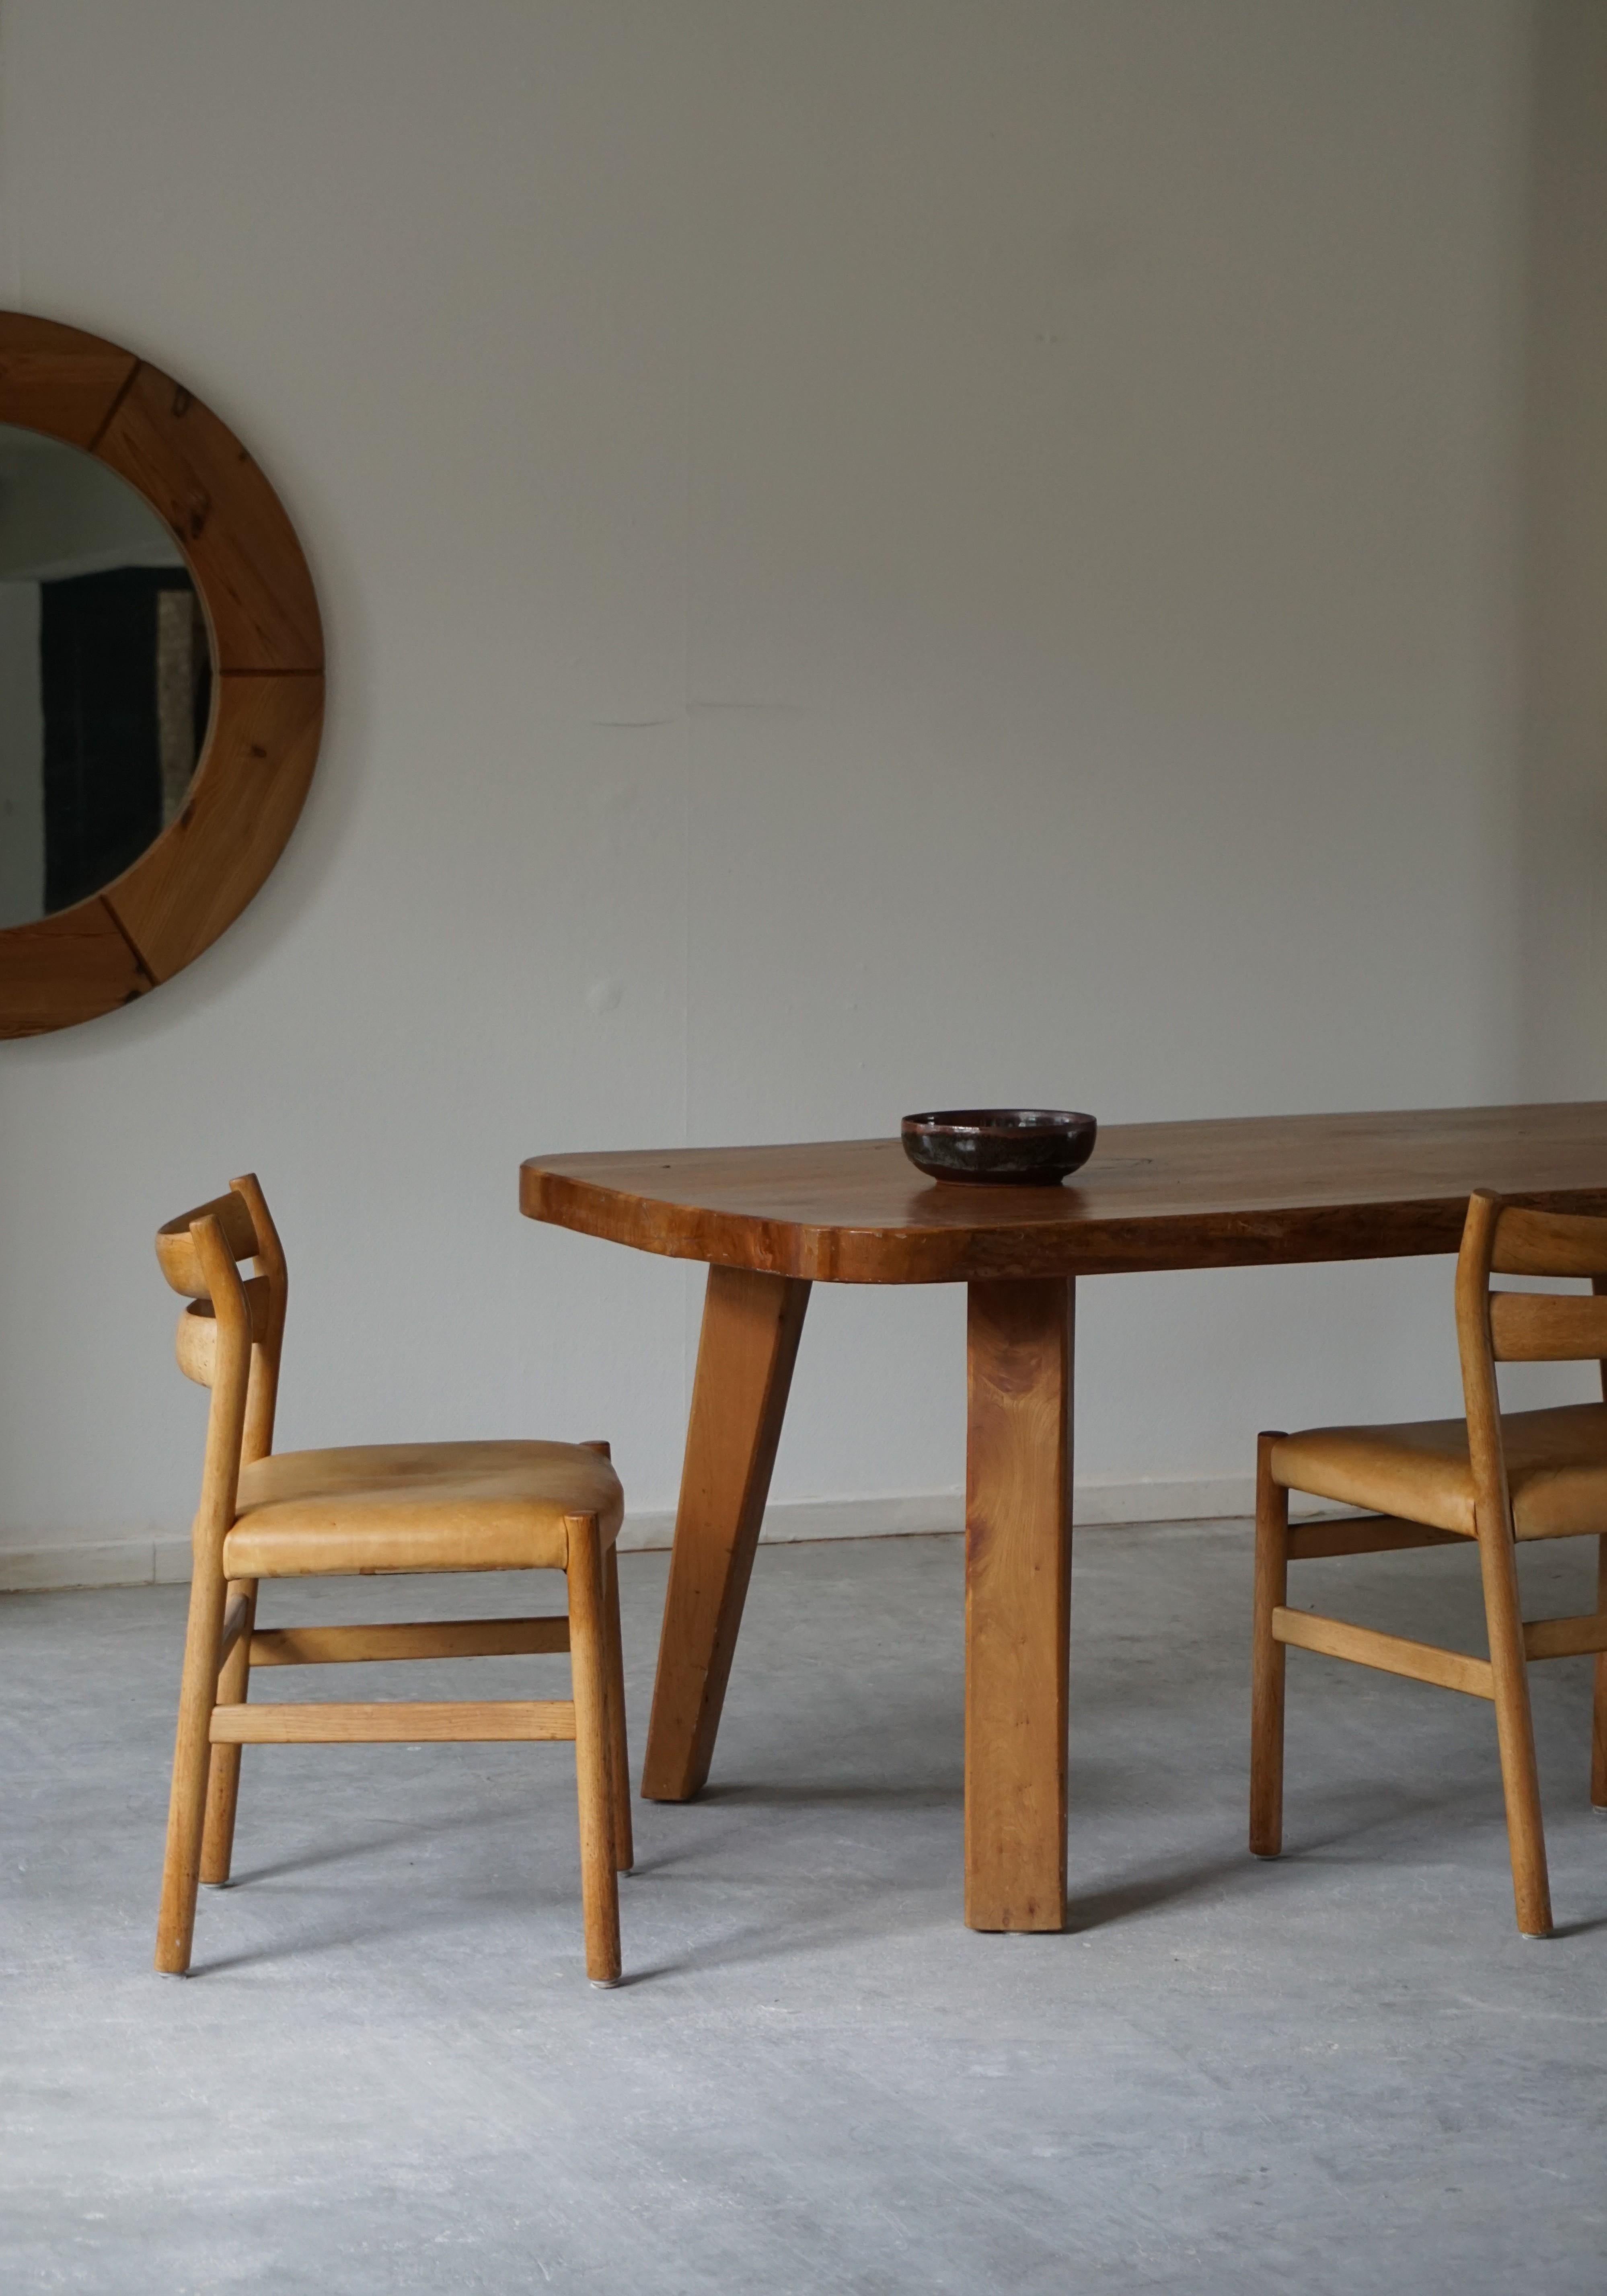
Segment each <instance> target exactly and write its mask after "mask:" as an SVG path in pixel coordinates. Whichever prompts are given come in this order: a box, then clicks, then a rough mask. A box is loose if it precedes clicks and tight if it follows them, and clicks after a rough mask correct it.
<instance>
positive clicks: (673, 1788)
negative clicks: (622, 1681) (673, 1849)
mask: <svg viewBox="0 0 1607 2296" xmlns="http://www.w3.org/2000/svg"><path fill="white" fill-rule="evenodd" d="M808 1304H809V1285H808V1283H805V1282H804V1281H803V1280H802V1279H801V1278H799V1277H796V1276H790V1275H762V1274H759V1273H757V1272H756V1271H754V1270H753V1269H750V1268H741V1267H711V1268H710V1269H709V1288H708V1291H707V1293H706V1294H705V1300H704V1309H703V1335H702V1338H701V1339H700V1341H698V1347H697V1373H696V1379H695V1380H694V1382H693V1386H692V1416H691V1422H690V1424H689V1425H688V1429H687V1456H686V1464H685V1465H684V1466H683V1467H682V1469H681V1478H680V1509H679V1511H678V1513H677V1514H676V1518H675V1546H674V1551H673V1553H672V1555H671V1558H670V1585H669V1590H668V1592H667V1594H666V1595H665V1597H664V1620H663V1631H662V1633H661V1635H660V1637H659V1645H658V1677H657V1679H656V1681H655V1684H654V1685H653V1714H652V1718H651V1720H650V1721H649V1723H648V1725H647V1754H646V1756H645V1758H644V1760H643V1763H642V1793H643V1796H644V1798H645V1799H646V1800H648V1801H689V1800H691V1798H692V1796H693V1795H694V1794H695V1793H696V1792H698V1791H699V1789H700V1788H701V1787H702V1786H703V1784H704V1782H705V1779H706V1778H707V1776H708V1775H709V1763H710V1761H711V1759H713V1752H714V1738H715V1734H716V1733H717V1731H718V1730H719V1728H720V1710H721V1707H722V1706H723V1704H724V1703H725V1685H726V1683H727V1681H728V1680H729V1676H730V1671H731V1658H732V1654H733V1652H735V1650H736V1647H737V1632H738V1628H739V1627H740V1626H741V1624H742V1606H743V1603H745V1602H746V1599H747V1582H748V1577H749V1574H750V1572H751V1571H752V1570H753V1567H754V1547H755V1546H757V1544H758V1540H759V1526H760V1524H761V1522H762V1521H763V1518H764V1502H765V1500H766V1498H767V1497H769V1494H770V1478H771V1468H772V1467H773V1466H774V1465H775V1463H776V1445H777V1443H778V1442H779V1440H780V1436H781V1422H782V1419H783V1417H784V1415H785V1414H786V1411H787V1390H788V1389H789V1388H790V1386H791V1385H792V1371H793V1364H794V1362H795V1359H796V1357H797V1352H798V1335H799V1333H801V1332H802V1330H803V1328H804V1308H806V1307H807V1306H808Z"/></svg>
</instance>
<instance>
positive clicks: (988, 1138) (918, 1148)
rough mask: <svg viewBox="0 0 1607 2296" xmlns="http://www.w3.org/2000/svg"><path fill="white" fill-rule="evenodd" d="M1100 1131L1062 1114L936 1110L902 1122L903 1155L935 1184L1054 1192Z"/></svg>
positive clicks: (1087, 1119) (1088, 1120)
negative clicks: (978, 1184)
mask: <svg viewBox="0 0 1607 2296" xmlns="http://www.w3.org/2000/svg"><path fill="white" fill-rule="evenodd" d="M1098 1130H1099V1126H1098V1125H1097V1124H1096V1123H1095V1122H1094V1119H1092V1116H1084V1115H1081V1114H1079V1113H1078V1111H1075V1109H1066V1108H939V1109H935V1110H933V1111H932V1112H931V1113H930V1114H929V1115H927V1116H906V1117H905V1119H904V1120H903V1123H902V1126H901V1127H900V1131H901V1133H902V1138H903V1144H904V1153H905V1155H906V1156H907V1157H908V1158H909V1159H910V1161H911V1163H912V1164H913V1165H914V1166H915V1168H916V1169H917V1170H918V1171H920V1172H925V1173H926V1174H927V1177H928V1178H929V1179H934V1180H965V1181H968V1182H971V1183H975V1182H977V1181H978V1180H980V1181H984V1182H985V1183H987V1184H988V1185H990V1186H993V1187H1008V1188H1056V1187H1059V1185H1060V1182H1061V1181H1062V1180H1063V1179H1064V1178H1065V1177H1066V1176H1067V1173H1068V1172H1075V1170H1076V1169H1078V1167H1079V1166H1080V1165H1083V1164H1085V1163H1086V1162H1087V1161H1088V1159H1089V1158H1090V1156H1092V1153H1093V1142H1094V1135H1095V1134H1096V1133H1097V1132H1098Z"/></svg>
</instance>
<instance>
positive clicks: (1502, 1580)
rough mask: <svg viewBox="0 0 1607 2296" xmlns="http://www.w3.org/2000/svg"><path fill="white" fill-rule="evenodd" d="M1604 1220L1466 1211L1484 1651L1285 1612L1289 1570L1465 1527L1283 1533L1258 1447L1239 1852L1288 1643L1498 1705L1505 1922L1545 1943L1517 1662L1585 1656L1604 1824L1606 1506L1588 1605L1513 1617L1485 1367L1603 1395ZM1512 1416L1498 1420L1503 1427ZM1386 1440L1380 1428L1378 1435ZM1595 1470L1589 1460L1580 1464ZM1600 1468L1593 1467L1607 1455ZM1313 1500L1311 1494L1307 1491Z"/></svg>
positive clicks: (1541, 1848) (1351, 1523) (1278, 1718)
mask: <svg viewBox="0 0 1607 2296" xmlns="http://www.w3.org/2000/svg"><path fill="white" fill-rule="evenodd" d="M1492 1275H1524V1276H1556V1277H1576V1278H1577V1277H1580V1276H1588V1277H1589V1279H1590V1283H1591V1289H1592V1293H1593V1296H1592V1297H1591V1298H1589V1299H1586V1298H1583V1297H1582V1296H1580V1295H1579V1294H1578V1293H1573V1294H1556V1293H1553V1294H1545V1293H1534V1292H1504V1291H1501V1290H1499V1289H1492V1287H1491V1283H1490V1278H1491V1276H1492ZM1604 1295H1607V1219H1603V1218H1592V1217H1586V1216H1581V1215H1578V1214H1571V1213H1561V1212H1547V1211H1537V1210H1530V1209H1528V1208H1526V1207H1524V1206H1522V1205H1520V1204H1514V1203H1510V1202H1508V1201H1505V1200H1504V1199H1503V1198H1502V1197H1500V1196H1498V1195H1496V1194H1494V1193H1491V1192H1489V1191H1488V1190H1483V1189H1480V1190H1478V1191H1476V1192H1475V1193H1474V1194H1473V1196H1472V1198H1471V1201H1470V1203H1469V1206H1468V1216H1467V1222H1466V1226H1465V1227H1464V1229H1463V1240H1462V1248H1461V1251H1460V1252H1459V1254H1458V1258H1457V1264H1456V1286H1455V1307H1456V1336H1457V1345H1458V1350H1459V1353H1460V1357H1461V1363H1462V1379H1463V1404H1464V1408H1465V1411H1466V1419H1467V1437H1468V1457H1469V1464H1470V1467H1471V1476H1472V1486H1473V1500H1474V1520H1475V1529H1474V1532H1473V1534H1472V1536H1473V1540H1474V1543H1475V1544H1476V1545H1477V1547H1478V1550H1479V1570H1480V1577H1481V1580H1482V1585H1483V1593H1484V1607H1485V1619H1486V1626H1487V1632H1488V1656H1486V1657H1483V1658H1480V1657H1479V1656H1477V1655H1475V1654H1473V1653H1471V1652H1464V1651H1459V1650H1452V1649H1447V1648H1445V1647H1443V1646H1441V1645H1440V1644H1430V1643H1421V1642H1414V1641H1409V1640H1407V1639H1405V1637H1403V1636H1397V1635H1389V1634H1383V1633H1380V1632H1379V1631H1378V1630H1377V1629H1376V1628H1372V1627H1363V1626H1357V1625H1355V1624H1354V1623H1352V1622H1351V1621H1350V1620H1344V1619H1336V1618H1330V1617H1326V1616H1323V1615H1322V1614H1320V1613H1317V1612H1314V1611H1301V1610H1295V1609H1291V1608H1290V1604H1289V1565H1290V1562H1301V1561H1306V1560H1311V1559H1314V1558H1316V1557H1319V1556H1331V1555H1340V1554H1380V1553H1385V1552H1389V1551H1392V1550H1396V1549H1399V1548H1410V1547H1420V1546H1465V1545H1466V1544H1467V1543H1468V1538H1467V1535H1466V1534H1465V1533H1463V1532H1461V1531H1457V1530H1452V1529H1444V1528H1439V1527H1435V1526H1432V1525H1430V1524H1426V1523H1419V1522H1415V1521H1410V1520H1408V1519H1406V1518H1405V1517H1403V1516H1400V1515H1397V1514H1387V1513H1379V1514H1374V1515H1365V1516H1361V1517H1358V1518H1355V1519H1351V1520H1347V1521H1317V1522H1311V1523H1301V1524H1295V1525H1291V1524H1290V1520H1289V1491H1290V1488H1291V1487H1292V1488H1298V1489H1304V1488H1307V1487H1306V1485H1305V1484H1303V1483H1299V1482H1294V1483H1292V1484H1285V1483H1284V1482H1282V1481H1281V1480H1280V1479H1279V1475H1278V1472H1277V1471H1276V1466H1275V1460H1276V1453H1277V1447H1278V1446H1279V1445H1280V1444H1281V1443H1285V1442H1288V1441H1289V1440H1290V1438H1289V1437H1288V1436H1287V1435H1285V1434H1283V1433H1281V1432H1279V1431H1268V1432H1266V1433H1264V1434H1263V1435H1262V1436H1261V1437H1260V1439H1259V1445H1258V1455H1257V1480H1256V1581H1255V1595H1254V1604H1253V1620H1254V1623H1253V1638H1252V1680H1251V1722H1250V1825H1249V1846H1250V1849H1251V1850H1252V1851H1253V1852H1254V1854H1255V1855H1256V1856H1257V1857H1278V1856H1279V1855H1280V1854H1281V1849H1282V1839H1283V1722H1284V1675H1285V1667H1284V1652H1285V1650H1286V1649H1287V1648H1289V1647H1290V1645H1291V1644H1292V1645H1293V1646H1295V1647H1297V1648H1299V1649H1304V1650H1311V1651H1317V1652H1322V1653H1323V1655H1325V1656H1327V1657H1331V1658H1343V1659H1349V1660H1353V1661H1356V1662H1357V1663H1359V1664H1361V1665H1364V1666H1371V1667H1375V1668H1379V1669H1382V1670H1383V1671H1384V1672H1386V1673H1389V1674H1397V1675H1405V1676H1406V1677H1410V1678H1411V1679H1413V1680H1414V1681H1418V1682H1428V1683H1433V1684H1436V1685H1438V1686H1439V1687H1441V1688H1443V1689H1447V1690H1459V1691H1462V1692H1463V1693H1467V1694H1468V1695H1471V1696H1472V1697H1475V1698H1483V1699H1488V1700H1489V1701H1490V1702H1491V1703H1492V1704H1493V1705H1494V1707H1495V1710H1496V1739H1497V1743H1498V1746H1499V1749H1500V1758H1501V1775H1502V1786H1503V1792H1504V1800H1505V1805H1506V1819H1507V1833H1508V1841H1509V1846H1510V1849H1511V1854H1512V1891H1513V1899H1514V1905H1515V1909H1516V1913H1517V1917H1518V1927H1519V1929H1520V1931H1522V1933H1523V1934H1524V1936H1525V1937H1530V1938H1543V1937H1547V1936H1550V1935H1551V1934H1552V1927H1553V1924H1552V1909H1551V1890H1550V1882H1549V1876H1548V1874H1547V1869H1546V1858H1545V1828H1544V1823H1543V1820H1542V1816H1541V1808H1540V1789H1539V1777H1538V1773H1537V1767H1536V1762H1535V1738H1534V1724H1533V1718H1532V1715H1531V1711H1530V1705H1529V1661H1531V1660H1537V1659H1548V1658H1564V1657H1573V1656H1579V1655H1583V1654H1587V1653H1590V1652H1594V1653H1595V1684H1594V1697H1593V1706H1592V1726H1591V1765H1590V1799H1591V1803H1592V1806H1593V1807H1594V1808H1595V1809H1596V1810H1598V1811H1599V1812H1601V1813H1603V1815H1607V1510H1604V1519H1603V1521H1602V1523H1601V1524H1600V1526H1599V1527H1598V1529H1596V1530H1595V1533H1594V1534H1593V1533H1592V1532H1590V1531H1587V1530H1584V1529H1580V1530H1575V1531H1555V1530H1553V1531H1549V1532H1546V1533H1545V1534H1535V1535H1545V1536H1548V1537H1560V1536H1573V1537H1583V1536H1591V1535H1595V1537H1596V1539H1597V1559H1596V1607H1595V1611H1590V1612H1586V1613H1583V1614H1580V1615H1578V1616H1573V1617H1569V1618H1561V1619H1539V1620H1529V1621H1527V1622H1526V1621H1525V1620H1524V1618H1523V1614H1522V1608H1521V1603H1520V1592H1519V1586H1518V1572H1517V1554H1516V1547H1517V1542H1518V1538H1519V1533H1518V1531H1517V1529H1516V1528H1515V1525H1514V1520H1513V1508H1512V1490H1511V1486H1510V1481H1509V1477H1508V1472H1507V1464H1506V1452H1505V1444H1504V1431H1503V1430H1504V1422H1503V1415H1502V1411H1501V1403H1500V1395H1499V1391H1498V1388H1497V1382H1496V1365H1498V1364H1500V1363H1508V1362H1531V1363H1532V1362H1580V1361H1596V1362H1598V1363H1599V1364H1600V1365H1601V1377H1602V1392H1603V1401H1607V1296H1604ZM1522 1417H1523V1415H1522V1414H1515V1415H1511V1416H1510V1417H1509V1419H1508V1420H1507V1421H1506V1423H1505V1424H1506V1426H1507V1428H1508V1429H1509V1430H1511V1429H1512V1428H1515V1427H1516V1426H1518V1425H1519V1424H1520V1422H1521V1419H1522ZM1377 1433H1378V1434H1379V1435H1380V1437H1388V1436H1389V1429H1388V1428H1380V1429H1379V1430H1377ZM1592 1464H1594V1462H1593V1463H1592ZM1600 1464H1602V1465H1603V1467H1604V1468H1607V1448H1604V1450H1603V1456H1602V1459H1601V1461H1600ZM1317 1496H1323V1494H1322V1493H1318V1494H1317Z"/></svg>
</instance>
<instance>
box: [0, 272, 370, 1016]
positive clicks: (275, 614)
mask: <svg viewBox="0 0 1607 2296" xmlns="http://www.w3.org/2000/svg"><path fill="white" fill-rule="evenodd" d="M0 422H3V423H14V424H17V425H19V426H20V427H21V428H22V429H24V430H38V431H42V432H44V433H45V436H46V437H48V438H52V439H62V440H63V441H64V442H65V443H66V444H67V445H68V446H71V447H80V448H82V449H83V450H84V451H85V452H86V453H87V454H89V455H94V456H95V460H96V461H97V462H100V463H104V464H105V466H106V468H107V469H108V470H111V471H116V473H117V474H118V476H119V478H121V479H124V480H127V481H128V484H129V485H130V486H131V487H133V488H134V489H135V490H136V493H138V494H139V495H141V496H144V500H145V501H146V502H147V503H148V504H150V506H151V508H152V510H153V511H154V512H155V513H156V515H157V516H158V517H159V518H160V519H161V521H162V524H163V525H164V526H165V527H166V528H167V529H168V531H169V533H170V534H171V536H172V537H173V539H174V541H175V542H176V543H177V545H178V548H179V550H180V551H181V552H182V553H183V556H184V559H185V564H186V565H187V566H188V568H189V570H190V573H191V576H192V578H194V584H195V588H196V592H197V594H198V595H199V597H200V600H201V604H202V612H203V614H204V615H205V618H206V626H207V634H208V636H209V638H210V643H211V649H212V701H211V710H210V718H209V721H208V725H207V730H206V735H205V739H204V741H203V742H202V747H201V751H200V755H199V758H198V759H197V763H196V767H195V773H194V778H193V780H192V781H191V783H190V787H189V792H188V795H187V797H186V798H185V804H184V807H183V808H182V810H181V811H180V812H179V814H178V815H177V817H176V818H175V819H174V820H173V821H172V822H171V823H170V824H169V826H168V827H167V828H166V829H164V830H163V831H162V832H161V834H160V835H159V836H158V837H157V838H156V840H155V841H154V842H153V843H152V844H151V845H149V846H147V847H146V849H145V850H144V852H143V853H142V854H141V855H140V856H139V858H138V859H137V860H136V861H135V862H134V863H133V864H132V865H130V866H129V867H128V868H127V869H125V870H124V872H123V873H122V874H121V875H120V876H119V877H115V878H113V879H112V881H111V883H110V884H107V885H105V886H103V887H102V889H101V890H99V891H98V892H96V893H95V894H93V895H91V896H90V897H89V898H88V899H87V900H82V901H79V902H78V903H77V904H76V905H75V906H73V907H71V908H66V909H59V910H56V911H54V913H53V914H49V915H46V916H44V917H41V918H39V919H38V920H37V922H31V923H25V924H18V925H11V926H8V927H5V928H3V929H0V1037H31V1036H39V1035H43V1034H44V1033H45V1032H46V1031H47V1030H49V1029H67V1028H71V1027H72V1026H73V1025H74V1024H75V1023H76V1022H78V1021H90V1020H94V1019H95V1018H96V1017H97V1016H98V1015H99V1014H101V1013H110V1012H111V1011H113V1010H114V1009H115V1008H116V1007H117V1006H118V1005H128V1004H132V1003H133V1002H135V1000H136V998H138V997H141V996H145V995H146V994H147V993H148V992H149V991H150V990H151V989H152V988H156V987H157V986H158V984H159V983H161V981H164V980H171V979H172V977H173V975H174V974H175V973H176V972H182V971H183V969H184V967H185V965H186V964H191V963H192V962H193V961H194V959H195V958H196V957H197V956H199V955H201V953H202V950H203V949H204V948H207V947H210V945H211V943H212V942H213V941H215V940H216V939H218V935H219V933H221V932H223V931H225V930H226V929H227V927H228V926H229V925H231V924H233V922H235V918H236V917H237V916H238V915H239V914H240V913H241V911H242V910H243V908H244V907H245V906H246V904H247V902H248V901H250V900H251V897H252V895H253V894H255V893H256V892H257V891H258V890H259V889H260V886H261V885H262V883H263V881H265V879H266V878H267V876H268V872H269V871H270V870H271V869H272V868H273V865H274V864H275V862H276V861H277V859H278V857H279V856H280V854H281V853H282V852H283V851H284V846H285V842H286V840H288V838H289V836H290V833H291V831H292V830H293V828H294V827H295V824H296V819H297V816H298V815H299V814H300V813H301V805H302V800H303V799H305V797H306V795H307V791H308V786H309V783H310V782H311V779H312V771H313V767H314V765H315V764H316V762H317V753H318V738H319V734H320V733H321V732H322V729H323V721H324V635H323V624H322V621H321V619H320V617H319V614H318V603H317V595H316V594H315V592H314V589H313V585H312V577H311V575H310V573H309V571H308V567H307V561H306V559H305V558H304V557H303V555H302V553H301V544H300V543H299V542H298V541H297V539H296V535H295V529H293V526H292V525H291V522H290V520H289V518H288V517H287V515H286V513H285V511H284V505H283V504H281V502H280V500H279V498H278V496H277V495H276V493H275V492H274V489H273V488H272V487H271V486H270V485H269V484H268V480H267V479H266V478H265V477H264V476H263V474H262V472H261V471H260V470H259V469H258V467H257V465H256V463H254V462H253V461H252V460H251V456H250V455H248V454H247V452H246V450H245V448H244V447H243V446H242V445H241V443H240V441H239V439H236V438H235V434H234V432H233V431H232V430H230V429H229V428H228V426H227V423H225V422H222V421H220V420H219V418H218V416H217V415H216V414H213V413H212V412H211V411H210V408H208V407H206V406H202V402H201V401H200V399H198V398H195V397H194V394H193V393H192V392H190V391H188V390H186V389H185V387H184V386H183V384H182V383H179V382H176V381H174V380H173V378H172V376H171V375H168V374H164V373H162V372H161V369H160V368H159V367H155V366H152V365H151V364H150V363H149V362H148V361H147V360H144V359H142V358H140V357H138V356H137V355H136V353H135V352H133V351H129V350H125V349H123V348H121V347H120V346H119V345H118V344H116V343H111V342H106V341H103V340H101V338H100V337H98V336H96V335H88V334H85V333H83V332H80V331H79V330H78V328H76V327H69V326H62V325H60V324H57V323H56V322H55V321H54V320H50V319H40V318H36V317H34V316H31V315H30V314H28V313H25V312H21V311H0Z"/></svg>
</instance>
